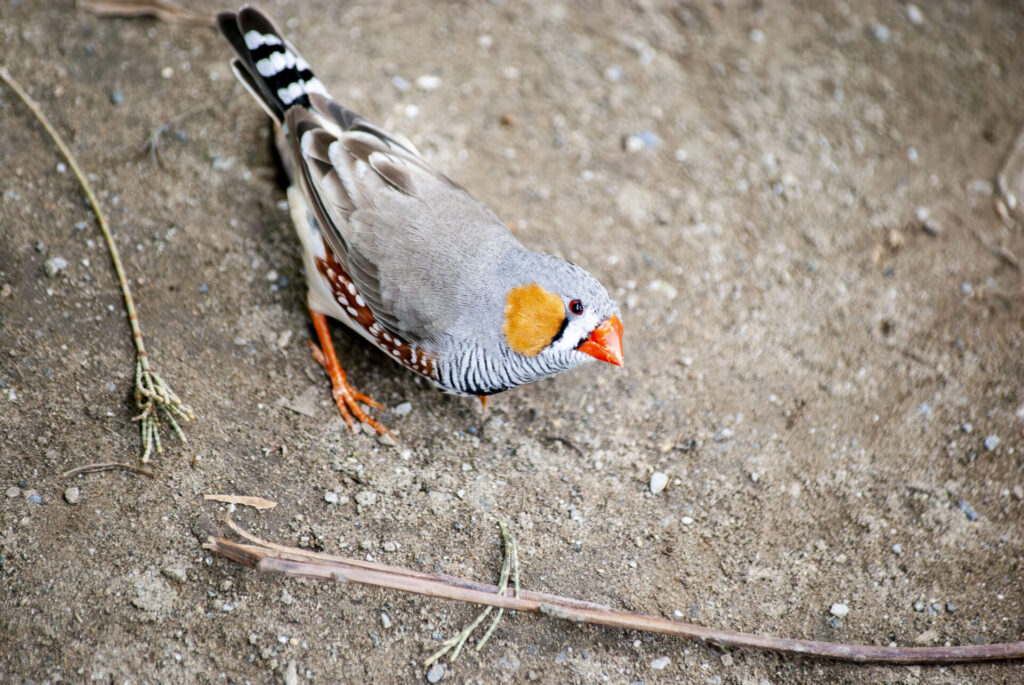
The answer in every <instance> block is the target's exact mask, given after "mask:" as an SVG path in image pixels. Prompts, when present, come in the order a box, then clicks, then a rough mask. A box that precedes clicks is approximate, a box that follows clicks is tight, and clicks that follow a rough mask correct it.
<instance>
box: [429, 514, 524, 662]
mask: <svg viewBox="0 0 1024 685" xmlns="http://www.w3.org/2000/svg"><path fill="white" fill-rule="evenodd" d="M498 526H499V527H500V528H501V538H502V541H503V542H504V546H505V552H504V555H503V556H502V561H501V574H500V576H499V579H498V594H499V595H507V594H508V580H509V575H510V574H511V575H513V576H514V577H515V583H514V588H515V596H516V597H518V596H519V553H518V551H517V549H516V541H515V538H514V537H512V534H511V533H509V532H508V528H506V527H505V524H504V523H502V522H501V521H499V522H498ZM493 609H494V607H490V606H489V607H487V608H486V609H484V610H483V611H481V612H480V615H479V616H477V617H476V620H475V621H473V622H472V623H470V624H469V625H468V626H466V627H465V628H464V629H463V630H462V632H460V633H459V634H458V635H456V636H455V637H453V638H449V639H448V640H445V641H444V643H443V645H442V647H441V649H439V650H438V651H437V652H435V653H434V654H433V655H432V656H431V657H430V658H429V659H427V660H426V661H424V662H423V665H424V666H430V665H431V664H433V663H434V662H435V661H437V660H438V659H440V658H441V657H443V656H444V655H445V654H447V653H448V652H449V650H451V649H452V648H454V649H455V651H454V652H452V658H451V660H452V661H455V660H456V659H458V658H459V654H460V653H461V652H462V648H463V647H464V646H465V645H466V641H467V640H468V639H469V636H470V635H472V634H473V631H474V630H476V629H477V627H478V626H479V625H480V624H481V623H482V622H483V620H484V619H485V618H487V616H488V615H490V613H491V611H493ZM504 613H505V610H504V609H498V612H497V614H496V615H495V617H494V619H493V620H492V621H491V625H490V627H488V628H487V631H486V632H485V633H484V636H483V637H482V638H480V641H479V642H477V643H476V651H478V652H479V651H480V650H481V649H483V648H484V645H486V644H487V641H488V640H489V639H491V635H492V634H493V633H494V631H495V629H497V627H498V623H499V622H500V621H501V617H502V615H503V614H504Z"/></svg>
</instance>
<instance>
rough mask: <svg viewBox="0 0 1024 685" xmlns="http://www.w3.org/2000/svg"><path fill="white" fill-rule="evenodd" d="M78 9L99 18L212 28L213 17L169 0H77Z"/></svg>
mask: <svg viewBox="0 0 1024 685" xmlns="http://www.w3.org/2000/svg"><path fill="white" fill-rule="evenodd" d="M78 9H80V10H82V11H84V12H91V13H92V14H95V15H96V16H99V17H147V16H149V17H156V18H157V19H159V20H160V21H164V22H167V23H168V24H187V25H191V26H213V17H211V16H209V15H206V14H198V13H196V12H193V11H191V10H187V9H185V8H184V7H181V6H179V5H177V4H176V3H173V2H170V0H78Z"/></svg>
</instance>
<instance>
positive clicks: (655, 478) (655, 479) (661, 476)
mask: <svg viewBox="0 0 1024 685" xmlns="http://www.w3.org/2000/svg"><path fill="white" fill-rule="evenodd" d="M666 485H668V474H666V473H664V472H662V471H655V472H654V473H652V474H651V483H650V487H651V494H652V495H657V494H658V493H659V492H661V491H662V490H664V489H665V486H666Z"/></svg>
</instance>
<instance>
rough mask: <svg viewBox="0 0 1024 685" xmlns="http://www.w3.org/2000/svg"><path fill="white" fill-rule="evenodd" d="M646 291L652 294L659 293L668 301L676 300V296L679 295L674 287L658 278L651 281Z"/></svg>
mask: <svg viewBox="0 0 1024 685" xmlns="http://www.w3.org/2000/svg"><path fill="white" fill-rule="evenodd" d="M648 289H649V290H650V291H651V292H652V293H661V294H662V295H664V296H665V297H666V298H667V299H669V300H674V299H676V296H678V295H679V290H678V289H677V288H676V287H675V286H674V285H672V284H671V283H669V282H667V281H663V280H662V279H660V278H656V279H654V280H653V281H651V284H650V285H649V286H648Z"/></svg>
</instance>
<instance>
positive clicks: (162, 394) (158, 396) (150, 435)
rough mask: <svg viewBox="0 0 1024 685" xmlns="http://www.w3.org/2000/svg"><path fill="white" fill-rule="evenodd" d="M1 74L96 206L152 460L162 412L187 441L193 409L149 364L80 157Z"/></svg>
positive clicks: (1, 72)
mask: <svg viewBox="0 0 1024 685" xmlns="http://www.w3.org/2000/svg"><path fill="white" fill-rule="evenodd" d="M0 78H2V79H3V80H4V82H5V83H7V85H9V86H10V87H11V89H12V90H13V91H14V92H15V93H17V95H18V97H19V98H21V101H22V102H24V103H25V106H26V107H28V108H29V110H30V111H31V112H32V114H33V115H34V116H35V118H36V120H38V121H39V123H40V124H41V125H42V127H43V128H44V129H46V132H47V133H48V134H49V136H50V139H51V140H52V141H53V143H54V145H56V146H57V148H58V149H59V150H60V153H61V154H62V155H63V156H64V159H66V160H67V162H68V166H70V167H71V170H72V171H73V172H74V174H75V178H77V179H78V183H79V185H81V187H82V192H84V193H85V196H86V198H87V199H88V200H89V204H90V205H91V206H92V211H93V214H95V215H96V222H97V223H98V224H99V226H100V231H102V232H103V240H104V241H105V242H106V243H107V250H109V252H110V260H111V261H112V262H113V263H114V271H115V272H116V273H117V281H118V283H119V284H120V286H121V294H122V295H123V296H124V308H125V310H126V311H127V313H128V324H129V326H131V330H132V341H133V342H134V343H135V406H136V407H137V408H138V409H139V412H140V413H139V415H138V416H136V417H135V420H136V421H138V422H139V425H140V428H141V432H142V461H143V462H146V461H149V455H150V454H152V453H153V449H154V448H155V449H156V451H157V452H162V451H163V447H162V446H161V444H160V433H159V427H160V417H161V416H162V417H163V418H164V419H165V420H166V421H167V423H168V424H169V425H170V427H171V429H172V430H173V431H174V432H175V433H176V434H177V436H178V438H179V439H180V440H181V441H182V442H186V440H185V434H184V432H182V430H181V426H180V425H179V424H178V421H179V420H181V421H188V420H190V419H192V418H193V415H192V410H191V409H190V408H189V407H188V406H187V405H185V404H183V403H182V401H181V398H179V397H178V395H176V394H175V392H174V391H173V390H171V388H170V386H169V385H167V383H166V382H165V381H164V379H163V378H161V377H160V375H159V374H157V372H156V371H154V370H153V369H152V368H151V367H150V365H149V355H147V354H146V346H145V344H144V343H143V341H142V328H141V326H140V325H139V317H138V314H137V312H136V311H135V299H134V298H133V297H132V291H131V288H130V287H129V286H128V277H127V276H125V273H124V266H123V265H122V264H121V254H120V252H118V250H117V245H116V243H114V236H113V234H112V233H111V232H110V226H109V224H107V219H106V217H105V216H104V215H103V212H102V211H101V210H100V205H99V202H97V200H96V195H95V194H94V193H93V192H92V186H90V185H89V181H88V179H87V178H86V176H85V172H83V171H82V168H81V167H80V166H78V160H76V159H75V156H74V155H73V154H71V149H70V148H68V146H67V144H66V143H65V142H64V138H62V137H61V135H60V134H59V133H58V132H57V129H55V128H54V127H53V124H51V123H50V120H49V119H48V118H47V117H46V115H45V114H43V111H42V110H41V109H40V108H39V105H38V104H36V101H35V100H33V99H32V97H31V96H30V95H29V94H28V93H27V92H26V91H25V89H24V88H22V87H21V84H19V83H18V82H17V81H16V80H15V79H14V77H13V76H11V74H10V73H9V72H8V71H7V69H6V68H4V67H3V66H0Z"/></svg>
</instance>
